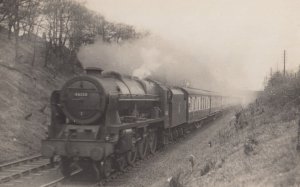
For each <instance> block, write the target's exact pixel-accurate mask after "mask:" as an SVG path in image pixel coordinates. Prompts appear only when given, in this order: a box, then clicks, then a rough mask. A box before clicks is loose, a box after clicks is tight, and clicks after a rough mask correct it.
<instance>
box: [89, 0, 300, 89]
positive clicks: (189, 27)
mask: <svg viewBox="0 0 300 187" xmlns="http://www.w3.org/2000/svg"><path fill="white" fill-rule="evenodd" d="M86 5H87V7H88V8H90V9H92V10H95V11H97V12H99V13H101V14H102V15H104V16H105V17H106V19H107V20H109V21H117V22H122V23H127V24H131V25H134V26H136V27H137V28H139V29H146V30H149V31H151V32H152V33H154V34H156V35H159V36H160V37H162V38H164V39H165V40H167V41H168V42H170V43H171V44H172V45H174V46H177V47H179V48H182V49H184V50H186V51H189V52H190V53H191V54H192V55H194V56H195V57H198V58H199V59H205V62H203V60H202V61H201V60H199V63H206V64H213V65H214V67H215V68H212V66H210V71H212V72H213V73H214V74H222V75H223V76H226V79H228V81H231V82H232V83H233V84H238V85H239V87H241V88H248V89H261V88H262V82H263V79H264V77H265V76H266V75H267V74H268V73H269V72H270V68H273V71H276V69H277V66H278V68H279V69H282V68H283V65H282V62H283V50H284V49H286V50H287V69H288V70H296V69H297V68H298V66H299V64H300V0H247V1H246V0H206V1H205V0H86ZM220 77H222V76H220ZM220 77H219V78H218V79H221V78H220Z"/></svg>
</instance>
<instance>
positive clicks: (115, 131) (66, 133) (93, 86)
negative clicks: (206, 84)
mask: <svg viewBox="0 0 300 187" xmlns="http://www.w3.org/2000/svg"><path fill="white" fill-rule="evenodd" d="M236 102H237V100H236V99H235V98H232V97H225V96H222V95H220V94H217V93H214V92H210V91H203V90H198V89H191V88H184V87H169V86H166V85H163V84H161V83H159V82H156V81H154V80H151V79H145V80H141V79H138V78H134V77H131V76H126V75H121V74H119V73H117V72H103V71H102V70H101V69H97V68H87V69H86V73H85V74H84V75H81V76H77V77H74V78H72V79H70V80H69V81H67V82H66V83H65V84H64V86H63V87H62V89H61V90H56V91H54V92H53V93H52V95H51V124H50V126H49V128H48V137H47V138H46V139H45V140H43V141H42V155H43V156H45V157H48V158H53V157H54V156H56V155H58V156H59V157H60V158H61V172H62V174H63V175H65V176H69V175H70V173H71V171H72V166H73V165H74V164H73V163H77V165H79V166H80V167H81V168H84V169H88V168H93V170H95V171H96V174H97V177H100V178H101V177H107V176H108V175H109V174H110V173H111V172H112V171H114V170H123V169H124V167H125V166H126V165H133V164H134V162H135V161H136V159H144V158H145V157H146V155H147V154H154V153H155V151H156V150H157V148H158V146H161V145H165V144H168V143H169V142H170V141H174V140H175V139H177V138H178V137H180V136H183V135H184V134H185V132H186V131H187V130H188V129H189V128H190V127H191V126H195V125H196V126H197V125H200V124H201V122H202V121H203V120H204V119H206V118H208V117H210V116H215V115H217V114H219V113H221V112H222V111H223V110H225V109H226V108H228V107H230V106H232V105H234V104H236Z"/></svg>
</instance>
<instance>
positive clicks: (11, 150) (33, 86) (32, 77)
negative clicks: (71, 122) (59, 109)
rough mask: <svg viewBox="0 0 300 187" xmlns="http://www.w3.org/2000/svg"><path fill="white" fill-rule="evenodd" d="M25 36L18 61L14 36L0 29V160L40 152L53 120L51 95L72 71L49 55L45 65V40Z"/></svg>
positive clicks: (21, 42) (21, 43)
mask: <svg viewBox="0 0 300 187" xmlns="http://www.w3.org/2000/svg"><path fill="white" fill-rule="evenodd" d="M33 41H34V40H31V41H28V40H25V39H23V40H21V41H20V46H19V56H18V62H17V63H15V46H14V42H13V39H12V40H9V39H8V38H7V33H6V31H5V30H4V29H2V30H0V80H1V81H0V142H1V143H0V152H1V157H0V162H4V161H8V160H14V159H17V158H20V157H24V156H28V155H33V154H37V153H39V151H40V142H41V139H42V138H44V137H45V132H46V130H47V125H48V124H49V123H50V121H49V116H50V115H49V110H50V109H49V96H50V94H51V91H53V90H54V89H58V88H60V86H61V85H62V83H63V82H64V81H65V80H66V79H67V78H68V77H70V76H72V73H68V72H67V71H62V69H63V68H61V66H62V62H60V61H59V60H57V59H55V58H52V59H49V62H48V64H47V67H45V66H44V60H45V55H44V48H45V46H44V44H45V43H44V42H41V41H38V42H36V46H35V49H36V52H35V61H34V64H32V59H33V53H34V42H33Z"/></svg>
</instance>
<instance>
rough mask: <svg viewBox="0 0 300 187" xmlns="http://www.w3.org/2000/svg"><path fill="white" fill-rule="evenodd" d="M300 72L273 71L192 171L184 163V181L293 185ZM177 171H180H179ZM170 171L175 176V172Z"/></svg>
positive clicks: (297, 166)
mask: <svg viewBox="0 0 300 187" xmlns="http://www.w3.org/2000/svg"><path fill="white" fill-rule="evenodd" d="M298 80H300V76H299V73H298V74H287V75H286V76H283V75H282V74H280V73H276V74H274V75H273V76H272V77H271V78H270V80H269V82H268V84H267V86H266V87H265V89H264V91H263V92H262V93H261V95H260V96H258V99H257V102H255V103H252V104H250V105H249V106H247V107H246V108H244V109H243V112H242V117H241V118H240V123H239V124H238V125H234V124H233V123H230V122H228V125H226V126H225V128H223V129H221V130H219V132H218V133H217V135H216V136H213V137H211V143H212V146H211V147H208V148H207V149H205V150H202V152H203V155H201V156H199V155H197V157H198V158H199V159H198V160H197V161H196V162H197V164H196V166H195V168H194V171H193V172H192V173H191V172H190V171H189V168H183V171H184V172H182V173H183V174H181V176H180V177H179V182H180V183H181V184H183V186H297V185H299V184H300V175H299V174H300V157H299V155H300V153H299V152H297V150H296V147H297V131H298V120H299V119H298V116H299V112H298V111H299V104H300V99H299V96H300V92H299V90H300V81H298ZM178 172H179V171H178ZM173 176H177V174H174V175H173Z"/></svg>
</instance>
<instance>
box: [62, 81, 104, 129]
mask: <svg viewBox="0 0 300 187" xmlns="http://www.w3.org/2000/svg"><path fill="white" fill-rule="evenodd" d="M61 104H62V110H63V111H64V113H65V114H66V116H67V117H68V118H69V119H70V120H72V121H73V122H74V123H77V124H91V123H94V122H96V121H97V120H99V119H100V118H101V117H102V115H103V113H104V108H105V92H104V89H103V87H102V85H101V83H100V82H99V81H98V79H97V77H96V76H89V75H84V76H79V77H75V78H73V79H71V80H69V81H68V82H66V84H65V85H64V86H63V88H62V91H61Z"/></svg>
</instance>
